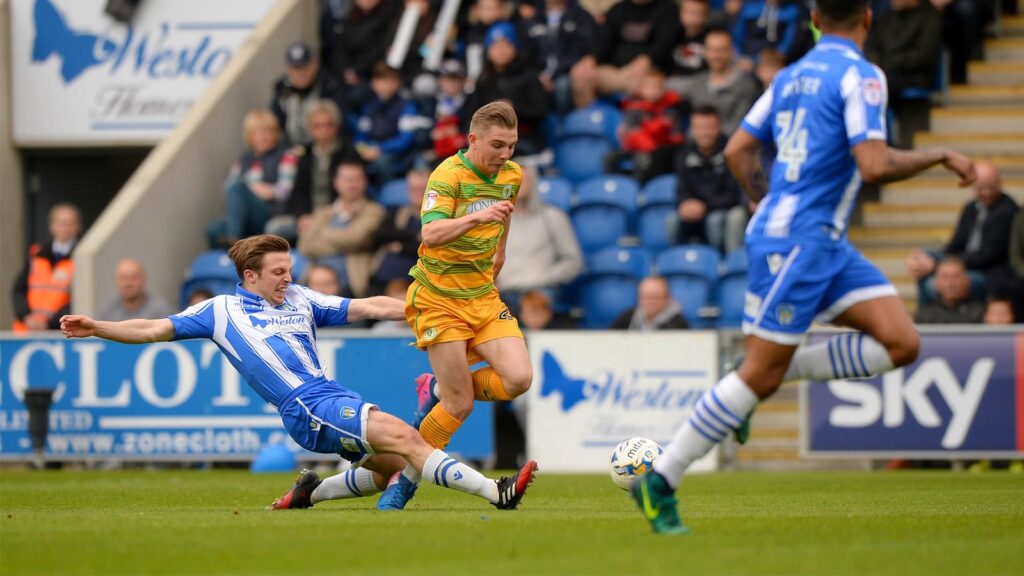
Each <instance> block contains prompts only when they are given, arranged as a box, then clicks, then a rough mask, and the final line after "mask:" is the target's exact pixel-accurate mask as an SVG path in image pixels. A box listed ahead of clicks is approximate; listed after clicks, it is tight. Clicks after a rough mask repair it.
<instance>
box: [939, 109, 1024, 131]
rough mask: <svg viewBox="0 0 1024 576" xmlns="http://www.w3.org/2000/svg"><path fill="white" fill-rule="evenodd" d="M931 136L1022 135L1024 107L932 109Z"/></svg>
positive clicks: (1023, 129)
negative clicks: (964, 134) (967, 134)
mask: <svg viewBox="0 0 1024 576" xmlns="http://www.w3.org/2000/svg"><path fill="white" fill-rule="evenodd" d="M929 130H930V132H931V133H932V134H963V133H978V132H981V133H985V134H1013V135H1016V136H1020V135H1022V134H1024V106H985V107H971V108H967V107H962V106H950V107H948V108H933V109H932V111H931V124H930V128H929Z"/></svg>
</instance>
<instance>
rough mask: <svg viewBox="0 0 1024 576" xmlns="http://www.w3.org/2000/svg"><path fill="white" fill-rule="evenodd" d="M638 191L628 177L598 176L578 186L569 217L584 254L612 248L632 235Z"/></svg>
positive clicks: (634, 182)
mask: <svg viewBox="0 0 1024 576" xmlns="http://www.w3.org/2000/svg"><path fill="white" fill-rule="evenodd" d="M638 188H639V186H638V185H637V183H636V180H634V179H632V178H630V177H628V176H596V177H594V178H591V179H589V180H587V181H586V182H583V183H582V184H580V185H579V187H578V188H577V189H576V205H575V206H574V207H573V208H572V212H571V213H570V216H571V218H572V225H573V228H574V229H575V231H576V238H577V239H578V240H579V242H580V247H581V248H582V249H583V251H584V252H594V251H596V250H599V249H601V248H605V247H608V246H613V245H615V244H616V243H618V241H619V238H621V237H622V236H625V235H627V234H628V233H629V228H630V221H631V220H632V218H633V215H634V214H635V212H636V199H637V190H638Z"/></svg>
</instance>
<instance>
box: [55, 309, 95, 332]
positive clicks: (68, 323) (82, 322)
mask: <svg viewBox="0 0 1024 576" xmlns="http://www.w3.org/2000/svg"><path fill="white" fill-rule="evenodd" d="M60 332H61V334H63V335H64V336H65V337H67V338H87V337H89V336H92V335H94V334H95V333H96V321H95V320H93V319H92V318H89V317H88V316H82V315H81V314H69V315H67V316H62V317H61V319H60Z"/></svg>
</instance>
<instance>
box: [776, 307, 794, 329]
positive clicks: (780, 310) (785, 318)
mask: <svg viewBox="0 0 1024 576" xmlns="http://www.w3.org/2000/svg"><path fill="white" fill-rule="evenodd" d="M795 315H796V307H795V306H793V305H792V304H779V305H778V306H776V307H775V318H776V319H777V320H778V321H779V324H781V325H782V326H789V325H790V324H792V323H793V317H794V316H795Z"/></svg>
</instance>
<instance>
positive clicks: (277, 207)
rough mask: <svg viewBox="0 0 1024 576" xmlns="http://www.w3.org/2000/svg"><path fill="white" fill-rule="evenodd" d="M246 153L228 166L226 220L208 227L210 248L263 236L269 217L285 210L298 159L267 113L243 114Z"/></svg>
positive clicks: (274, 119) (229, 245)
mask: <svg viewBox="0 0 1024 576" xmlns="http://www.w3.org/2000/svg"><path fill="white" fill-rule="evenodd" d="M242 137H243V140H244V141H245V147H246V149H247V150H246V152H245V153H244V154H242V157H241V158H239V159H238V160H237V161H235V163H234V164H232V166H231V172H230V173H229V174H228V178H227V181H226V182H225V184H224V191H225V196H226V199H225V203H226V208H227V210H226V212H227V214H226V217H225V218H224V219H223V220H219V221H216V222H214V223H212V224H210V226H209V227H208V228H207V237H208V239H209V241H210V246H212V247H214V248H229V247H231V246H232V245H233V244H234V243H235V242H236V241H238V240H239V239H241V238H246V237H248V236H251V235H253V234H262V233H263V229H264V227H265V226H266V224H267V221H268V220H270V218H271V217H272V216H274V215H276V214H278V213H279V212H281V211H282V210H283V209H284V204H285V202H286V201H287V200H288V197H289V196H290V195H291V192H292V185H293V183H294V182H295V171H296V167H297V165H298V160H297V159H296V158H295V155H293V154H292V153H291V152H289V151H288V149H287V148H286V147H285V145H284V142H282V140H281V129H280V127H279V126H278V124H277V117H276V116H274V113H273V112H271V111H270V110H252V111H250V112H249V113H248V114H246V115H245V120H244V121H243V126H242Z"/></svg>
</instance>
